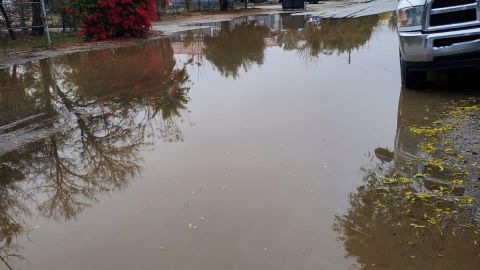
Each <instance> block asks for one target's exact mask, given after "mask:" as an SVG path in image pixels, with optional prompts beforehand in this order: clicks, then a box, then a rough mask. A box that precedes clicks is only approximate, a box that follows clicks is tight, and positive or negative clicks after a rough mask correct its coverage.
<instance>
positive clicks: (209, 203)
mask: <svg viewBox="0 0 480 270" xmlns="http://www.w3.org/2000/svg"><path fill="white" fill-rule="evenodd" d="M392 22H395V20H393V19H392V18H391V15H390V14H384V15H375V16H369V17H362V18H356V19H341V20H340V19H321V20H320V19H318V18H314V17H304V16H290V15H287V14H282V15H279V14H276V15H265V16H251V17H242V18H237V19H234V20H232V21H227V22H218V23H206V24H192V25H191V26H192V30H190V31H186V32H178V33H174V34H172V36H170V37H169V38H165V39H160V40H157V41H153V42H146V43H145V44H144V45H143V46H136V47H129V48H119V49H115V50H102V51H91V52H83V53H78V54H71V55H67V56H61V57H56V58H52V59H44V60H38V61H34V62H30V63H27V64H24V65H16V66H12V67H9V68H6V69H0V248H1V250H2V252H1V253H0V258H1V262H0V269H35V270H57V269H69V270H87V269H92V270H93V269H102V270H108V269H112V270H113V269H115V270H119V269H163V270H168V269H172V270H173V269H176V270H177V269H178V270H180V269H181V270H188V269H202V270H203V269H205V270H206V269H208V270H216V269H218V270H220V269H238V270H246V269H252V270H253V269H262V270H269V269H272V270H273V269H275V270H281V269H285V270H289V269H294V268H298V269H304V270H309V269H312V270H313V269H315V270H318V269H329V270H330V269H398V270H400V269H402V270H403V269H420V268H423V269H476V268H478V266H480V247H479V246H478V244H480V237H479V235H478V230H477V228H478V227H476V224H475V222H473V221H469V220H466V221H465V222H463V223H461V224H460V223H455V222H452V223H449V224H448V225H446V226H445V227H442V229H441V230H440V233H439V232H438V230H437V229H436V228H434V229H430V228H425V229H424V230H420V229H418V228H423V227H422V226H423V225H421V224H420V221H418V220H414V217H413V214H412V213H411V212H410V211H409V210H408V211H407V210H405V209H404V208H403V207H404V206H405V204H403V203H399V202H398V200H395V198H397V197H398V196H397V195H398V194H393V191H392V194H393V195H392V196H391V198H394V199H390V200H386V201H383V200H382V198H378V196H379V195H378V194H379V192H378V190H379V188H378V186H376V184H375V183H376V181H377V180H378V179H384V178H385V177H389V176H390V173H391V171H392V170H396V171H397V172H396V173H398V171H401V173H402V175H404V176H405V177H412V176H413V175H415V174H423V173H425V171H417V169H418V168H420V166H418V168H417V167H415V170H410V169H409V168H406V167H409V165H411V163H410V161H409V157H410V156H421V155H422V153H421V152H422V151H421V150H422V149H419V146H418V145H419V144H420V143H421V142H422V139H421V138H420V137H419V136H414V135H413V134H411V132H409V131H410V130H411V127H412V126H426V125H429V124H431V123H432V122H434V121H436V120H438V119H441V118H442V117H445V115H444V114H443V113H445V112H446V111H447V110H448V108H449V106H451V105H452V104H453V103H455V102H457V101H458V102H460V101H462V100H467V99H469V98H471V97H472V96H477V97H478V93H479V92H478V91H477V92H476V93H473V94H472V93H471V92H460V91H455V92H453V91H445V90H443V91H413V90H409V89H401V83H400V71H399V60H398V40H397V34H396V30H395V29H394V26H392V24H393V23H392ZM437 79H438V81H440V82H439V83H438V84H439V85H444V84H442V83H441V81H442V78H437ZM460 80H461V79H460ZM435 87H436V86H435V84H434V83H433V84H432V86H431V88H435ZM460 88H461V86H460ZM433 90H436V89H433ZM465 106H466V105H465ZM477 123H478V122H477ZM477 126H478V125H477ZM465 130H467V129H465ZM472 132H473V134H474V136H475V134H477V137H476V138H477V139H476V141H475V140H474V141H473V142H472V144H473V146H472V147H473V148H472V149H478V147H479V145H478V133H475V132H476V131H472ZM452 140H453V139H450V141H452ZM461 151H464V149H463V150H461ZM465 151H467V150H465ZM468 151H470V148H469V149H468ZM465 156H466V158H468V162H469V163H473V162H476V161H478V160H479V158H478V155H477V153H476V152H474V151H473V150H472V151H471V152H468V153H465ZM466 162H467V161H466ZM474 166H477V164H475V165H474ZM418 170H420V169H418ZM478 170H480V168H479V169H478ZM478 170H477V171H472V172H470V173H469V174H468V177H466V178H465V181H470V180H471V181H472V183H473V184H471V185H468V187H467V188H466V189H465V190H462V194H457V195H458V198H459V200H462V199H463V197H462V196H463V194H464V193H465V194H467V193H468V194H469V195H470V196H473V197H475V196H477V197H478V189H475V188H476V187H478V184H479V183H480V182H479V181H478V179H479V178H478V177H480V175H479V174H478ZM442 171H443V169H442ZM432 174H433V175H434V176H437V178H442V177H443V176H444V175H446V172H441V173H439V174H438V175H435V174H434V173H432ZM407 175H408V176H407ZM431 186H435V184H432V185H431ZM431 186H429V187H431ZM431 189H432V190H435V188H431ZM452 190H453V189H452ZM389 192H390V191H389ZM403 193H404V191H403V190H402V194H403ZM425 205H427V204H426V203H425ZM422 207H423V206H422ZM426 207H427V208H428V206H426ZM438 207H439V206H438V205H437V208H436V209H438ZM440 208H441V207H440ZM451 208H452V209H454V208H453V206H452V207H451ZM415 209H420V208H418V207H416V208H415ZM422 209H423V208H422ZM449 209H450V208H449ZM404 210H405V211H404ZM422 211H423V210H422ZM449 211H450V210H449ZM452 211H454V210H452ZM455 211H456V210H455ZM469 211H470V212H469ZM476 211H477V209H476V208H475V207H473V206H470V207H468V209H467V210H466V211H461V210H458V212H459V213H462V216H461V217H463V218H465V219H467V218H468V215H467V214H468V213H470V214H471V215H470V216H474V215H475V213H477V216H478V211H477V212H476ZM464 212H465V213H464ZM425 213H428V211H427V210H425ZM463 214H464V215H463ZM421 215H423V212H422V213H421ZM464 216H466V217H464ZM456 220H459V218H457V219H456ZM477 221H478V220H477ZM412 224H415V225H416V226H414V225H412ZM417 224H419V225H417ZM412 227H413V228H412ZM449 228H450V229H451V228H458V229H455V230H453V233H451V232H450V231H449Z"/></svg>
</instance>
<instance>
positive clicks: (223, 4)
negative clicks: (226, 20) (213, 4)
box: [219, 0, 228, 10]
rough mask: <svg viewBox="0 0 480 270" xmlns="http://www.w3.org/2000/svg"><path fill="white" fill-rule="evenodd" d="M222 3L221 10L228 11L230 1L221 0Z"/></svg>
mask: <svg viewBox="0 0 480 270" xmlns="http://www.w3.org/2000/svg"><path fill="white" fill-rule="evenodd" d="M219 1H220V10H227V9H228V0H219Z"/></svg>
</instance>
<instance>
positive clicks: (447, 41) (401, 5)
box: [397, 0, 480, 87]
mask: <svg viewBox="0 0 480 270" xmlns="http://www.w3.org/2000/svg"><path fill="white" fill-rule="evenodd" d="M397 21H398V22H397V23H398V35H399V40H400V66H401V71H402V85H404V86H406V87H414V86H416V85H419V84H423V82H424V81H425V79H426V71H427V70H430V69H448V68H456V67H466V66H475V65H478V64H479V63H480V0H399V1H398V6H397Z"/></svg>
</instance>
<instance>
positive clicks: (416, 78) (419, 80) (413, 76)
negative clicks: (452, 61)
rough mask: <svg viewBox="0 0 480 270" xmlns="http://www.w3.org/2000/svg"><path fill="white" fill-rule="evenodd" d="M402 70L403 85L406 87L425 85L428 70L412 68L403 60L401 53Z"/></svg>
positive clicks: (413, 87) (412, 87)
mask: <svg viewBox="0 0 480 270" xmlns="http://www.w3.org/2000/svg"><path fill="white" fill-rule="evenodd" d="M400 71H401V75H402V86H403V87H405V88H410V89H415V88H421V87H424V86H425V83H426V82H427V71H425V70H410V68H409V67H408V64H407V63H405V61H404V60H403V57H402V54H401V53H400Z"/></svg>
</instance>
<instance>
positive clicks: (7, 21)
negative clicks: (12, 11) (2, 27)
mask: <svg viewBox="0 0 480 270" xmlns="http://www.w3.org/2000/svg"><path fill="white" fill-rule="evenodd" d="M0 11H1V12H2V15H3V18H4V19H5V24H6V25H7V28H8V34H9V35H10V38H11V39H12V40H15V39H16V37H15V32H13V29H12V23H11V22H10V18H8V14H7V11H6V10H5V8H4V7H3V0H0Z"/></svg>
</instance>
